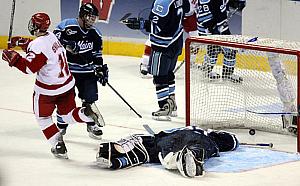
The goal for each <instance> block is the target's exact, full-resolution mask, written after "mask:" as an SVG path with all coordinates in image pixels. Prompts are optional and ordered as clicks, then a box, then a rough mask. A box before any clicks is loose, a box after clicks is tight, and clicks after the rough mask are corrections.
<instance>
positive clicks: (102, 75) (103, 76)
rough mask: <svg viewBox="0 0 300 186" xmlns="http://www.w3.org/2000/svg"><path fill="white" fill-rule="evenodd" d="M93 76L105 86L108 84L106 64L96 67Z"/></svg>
mask: <svg viewBox="0 0 300 186" xmlns="http://www.w3.org/2000/svg"><path fill="white" fill-rule="evenodd" d="M95 74H96V76H97V77H98V78H99V79H98V81H99V82H100V83H101V84H102V86H105V85H106V83H107V82H108V67H107V64H104V65H100V66H97V67H96V68H95Z"/></svg>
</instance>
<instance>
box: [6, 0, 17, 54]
mask: <svg viewBox="0 0 300 186" xmlns="http://www.w3.org/2000/svg"><path fill="white" fill-rule="evenodd" d="M15 9H16V0H12V5H11V13H10V23H9V31H8V40H7V48H8V49H9V48H10V44H11V41H10V40H11V37H12V31H13V24H14V17H15Z"/></svg>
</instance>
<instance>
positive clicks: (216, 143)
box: [97, 127, 239, 169]
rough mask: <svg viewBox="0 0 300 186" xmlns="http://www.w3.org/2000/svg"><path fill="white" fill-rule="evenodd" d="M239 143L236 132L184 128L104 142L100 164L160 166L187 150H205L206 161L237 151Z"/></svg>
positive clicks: (118, 166) (115, 167) (118, 167)
mask: <svg viewBox="0 0 300 186" xmlns="http://www.w3.org/2000/svg"><path fill="white" fill-rule="evenodd" d="M238 146H239V142H238V140H237V138H236V136H235V134H233V133H229V132H226V131H215V130H210V131H205V130H203V129H201V128H199V127H182V128H175V129H170V130H165V131H161V132H159V133H158V134H155V135H154V136H152V135H141V134H135V135H131V136H129V137H127V138H124V139H121V140H119V141H117V142H107V143H101V144H100V148H99V152H98V153H97V161H98V163H100V165H101V166H104V167H106V168H112V169H120V168H125V167H132V166H136V165H140V164H143V163H160V159H159V154H160V155H161V156H162V157H163V158H164V157H165V156H166V155H168V154H169V153H170V152H174V153H176V152H179V151H181V150H182V149H183V148H185V147H193V148H194V149H195V148H198V149H203V150H204V158H205V159H209V158H211V157H217V156H219V152H225V151H231V150H235V149H236V148H237V147H238Z"/></svg>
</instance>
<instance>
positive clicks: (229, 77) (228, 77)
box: [222, 65, 244, 83]
mask: <svg viewBox="0 0 300 186" xmlns="http://www.w3.org/2000/svg"><path fill="white" fill-rule="evenodd" d="M233 72H234V67H228V66H225V65H223V69H222V79H223V80H225V81H230V82H233V83H242V82H243V81H244V79H243V78H242V77H240V76H238V75H235V74H233Z"/></svg>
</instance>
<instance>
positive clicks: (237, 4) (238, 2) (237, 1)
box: [229, 0, 246, 11]
mask: <svg viewBox="0 0 300 186" xmlns="http://www.w3.org/2000/svg"><path fill="white" fill-rule="evenodd" d="M229 6H231V7H232V8H234V9H238V10H239V11H242V10H243V9H244V8H245V6H246V0H232V1H231V2H229Z"/></svg>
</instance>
